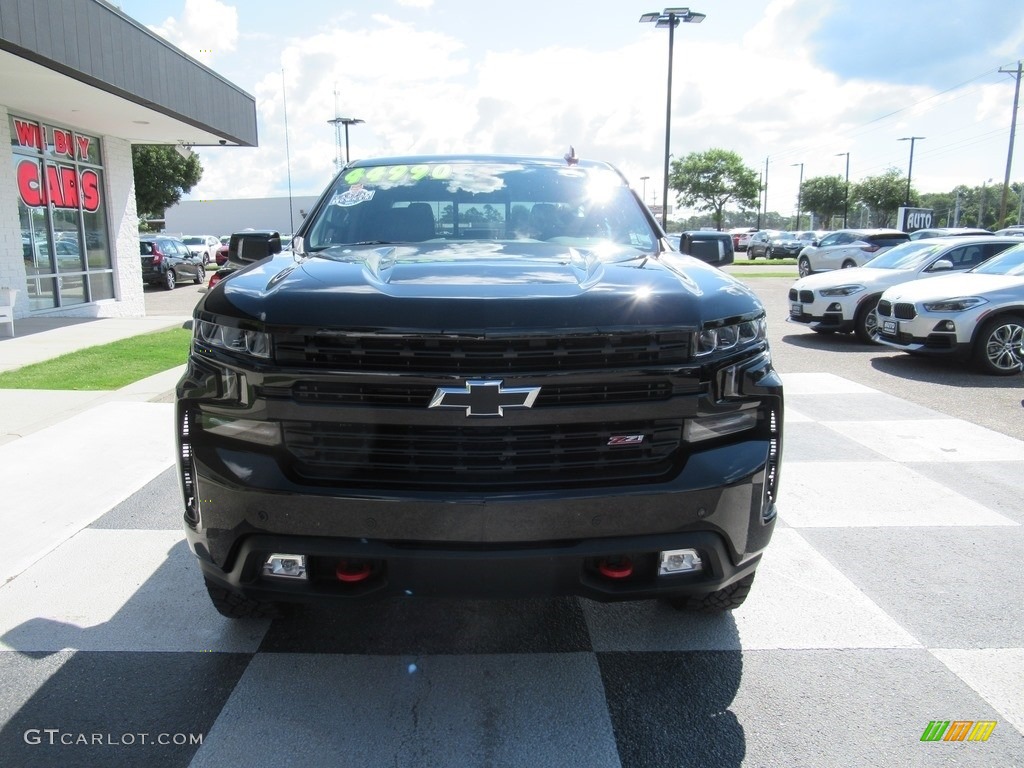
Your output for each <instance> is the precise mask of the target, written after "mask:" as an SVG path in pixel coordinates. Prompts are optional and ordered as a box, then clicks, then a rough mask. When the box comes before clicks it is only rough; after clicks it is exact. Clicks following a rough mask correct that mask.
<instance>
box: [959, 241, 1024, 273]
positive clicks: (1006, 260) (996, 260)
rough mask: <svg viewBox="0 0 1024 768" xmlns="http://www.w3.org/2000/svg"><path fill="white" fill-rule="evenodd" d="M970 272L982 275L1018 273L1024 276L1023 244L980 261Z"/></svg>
mask: <svg viewBox="0 0 1024 768" xmlns="http://www.w3.org/2000/svg"><path fill="white" fill-rule="evenodd" d="M971 272H978V273H980V274H982V275H1018V276H1024V244H1022V245H1015V246H1013V247H1012V248H1010V250H1008V251H1003V252H1002V253H1000V254H999V255H998V256H993V257H992V258H991V259H989V260H988V261H985V262H982V263H981V264H979V265H978V266H976V267H975V268H974V269H972V270H971Z"/></svg>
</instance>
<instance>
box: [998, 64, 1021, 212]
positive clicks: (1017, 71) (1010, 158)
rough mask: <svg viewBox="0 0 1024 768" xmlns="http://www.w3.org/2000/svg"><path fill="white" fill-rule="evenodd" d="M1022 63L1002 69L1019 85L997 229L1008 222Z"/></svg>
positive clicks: (1017, 86) (1011, 123)
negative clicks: (1007, 201)
mask: <svg viewBox="0 0 1024 768" xmlns="http://www.w3.org/2000/svg"><path fill="white" fill-rule="evenodd" d="M1022 69H1024V67H1022V62H1020V61H1018V62H1017V68H1016V69H1000V70H999V71H1000V72H1003V73H1004V74H1007V75H1014V76H1015V77H1016V78H1017V85H1016V86H1015V87H1014V89H1013V116H1012V117H1011V118H1010V148H1009V150H1007V152H1006V175H1005V176H1004V177H1003V195H1002V197H1001V198H1000V202H999V221H997V222H996V224H997V225H998V226H997V227H996V229H999V228H1000V227H1002V226H1003V222H1004V221H1006V192H1007V190H1008V189H1009V188H1010V165H1011V164H1012V163H1013V138H1014V134H1016V133H1017V103H1018V102H1019V101H1020V76H1021V71H1022Z"/></svg>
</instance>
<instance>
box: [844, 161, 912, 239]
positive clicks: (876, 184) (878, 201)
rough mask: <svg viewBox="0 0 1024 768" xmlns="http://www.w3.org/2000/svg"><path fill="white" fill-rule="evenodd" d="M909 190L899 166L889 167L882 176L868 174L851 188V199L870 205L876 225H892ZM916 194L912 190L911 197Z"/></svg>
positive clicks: (869, 208)
mask: <svg viewBox="0 0 1024 768" xmlns="http://www.w3.org/2000/svg"><path fill="white" fill-rule="evenodd" d="M906 191H907V181H906V176H904V175H903V172H902V171H900V170H899V169H898V168H889V169H888V170H887V171H886V172H885V173H883V174H882V175H881V176H866V177H864V179H863V180H861V181H860V182H859V183H857V184H854V185H853V187H852V188H851V189H850V199H851V200H858V201H860V202H862V203H864V205H866V206H867V207H868V210H870V211H871V216H872V218H873V219H874V225H875V226H876V227H889V226H892V224H893V222H894V221H895V218H896V211H897V210H899V208H900V206H901V205H903V202H904V195H905V194H906ZM915 198H916V195H915V194H914V192H913V190H911V194H910V199H911V200H914V199H915Z"/></svg>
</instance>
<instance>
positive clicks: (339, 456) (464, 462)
mask: <svg viewBox="0 0 1024 768" xmlns="http://www.w3.org/2000/svg"><path fill="white" fill-rule="evenodd" d="M282 428H283V431H284V440H285V445H286V448H287V450H288V451H289V452H290V453H291V454H292V455H293V456H294V457H295V459H296V463H295V469H296V471H297V472H298V474H300V475H301V476H303V477H304V478H306V479H308V480H312V481H324V482H329V481H333V482H337V480H338V478H340V477H344V478H351V479H352V482H353V483H355V484H356V485H358V484H360V483H367V484H374V483H379V482H380V481H381V480H382V479H386V481H387V483H388V485H391V486H402V485H408V486H415V487H439V488H440V487H450V485H451V484H452V483H457V484H458V485H460V486H462V487H465V486H466V485H467V484H474V483H477V484H481V485H487V484H491V483H502V482H507V483H512V482H514V483H520V482H538V483H540V482H547V483H551V482H556V481H565V480H566V479H568V480H569V481H570V482H577V481H578V482H588V481H590V482H592V481H593V480H595V479H600V480H602V481H605V482H607V481H608V480H609V479H619V480H626V479H641V478H650V477H656V476H658V475H660V474H663V473H664V472H666V471H667V470H668V469H669V467H670V465H671V461H672V457H673V454H674V453H675V451H676V450H677V449H678V448H679V446H680V444H681V440H682V424H681V423H680V422H679V421H674V420H666V421H660V422H649V423H645V424H611V425H605V424H601V425H573V426H567V427H546V426H545V427H537V426H522V427H510V426H503V427H481V428H470V427H452V428H448V427H430V428H426V427H418V428H412V427H405V426H393V425H366V424H356V423H342V424H338V423H327V422H285V423H284V424H282ZM627 434H628V435H636V434H643V435H644V436H645V439H644V442H643V443H642V444H641V445H639V446H609V445H608V442H609V440H610V438H611V437H613V436H618V435H627Z"/></svg>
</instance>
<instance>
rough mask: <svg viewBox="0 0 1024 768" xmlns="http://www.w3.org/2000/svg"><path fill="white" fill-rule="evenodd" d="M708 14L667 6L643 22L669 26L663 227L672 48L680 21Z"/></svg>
mask: <svg viewBox="0 0 1024 768" xmlns="http://www.w3.org/2000/svg"><path fill="white" fill-rule="evenodd" d="M705 17H706V14H703V13H697V12H695V11H691V10H690V9H689V8H666V9H665V10H663V11H661V12H660V13H658V12H657V11H654V12H653V13H645V14H644V15H643V16H641V17H640V21H641V22H654V26H655V27H668V96H667V98H666V104H665V186H664V189H663V194H662V205H663V206H664V207H663V208H662V209H661V228H662V229H666V230H667V229H668V158H669V152H670V150H671V146H672V140H671V132H672V48H673V47H674V45H675V32H676V27H677V26H679V22H686V23H687V24H700V23H701V22H702V21H704V19H705Z"/></svg>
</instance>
